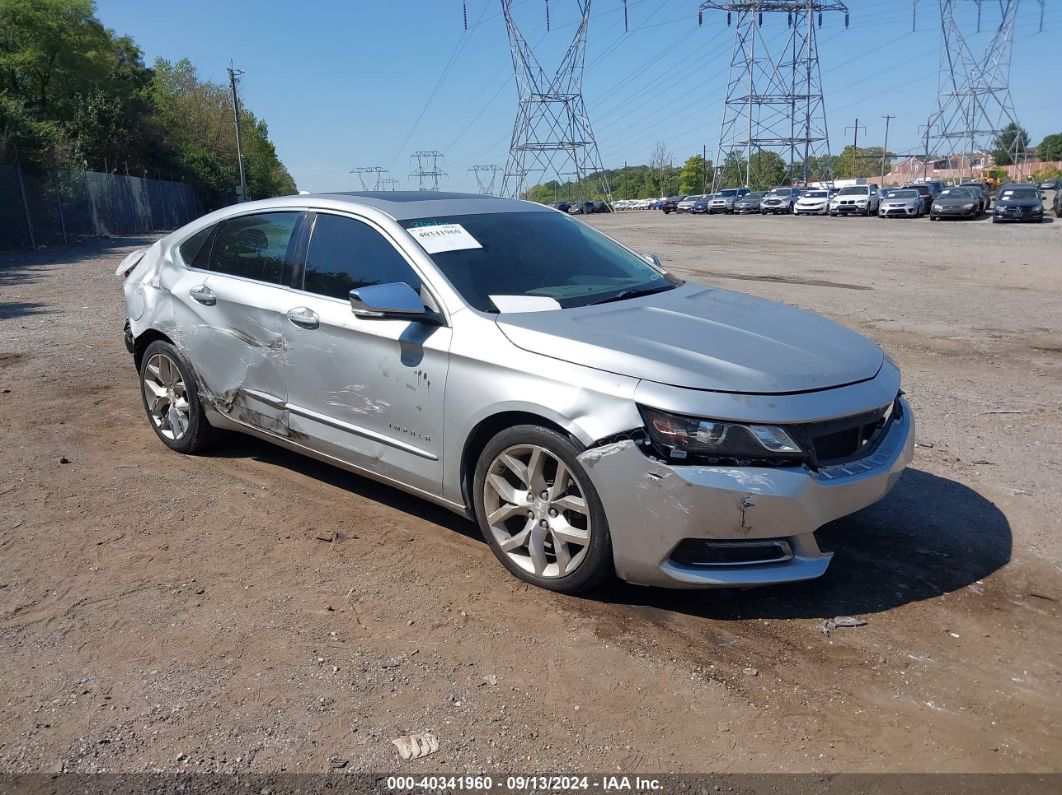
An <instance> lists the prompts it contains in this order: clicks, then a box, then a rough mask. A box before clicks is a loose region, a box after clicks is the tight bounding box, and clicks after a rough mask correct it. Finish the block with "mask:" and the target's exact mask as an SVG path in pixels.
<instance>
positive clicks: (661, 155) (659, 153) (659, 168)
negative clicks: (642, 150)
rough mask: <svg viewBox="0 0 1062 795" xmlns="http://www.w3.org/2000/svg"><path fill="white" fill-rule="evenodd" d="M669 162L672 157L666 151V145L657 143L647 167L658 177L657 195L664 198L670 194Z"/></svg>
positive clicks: (661, 142)
mask: <svg viewBox="0 0 1062 795" xmlns="http://www.w3.org/2000/svg"><path fill="white" fill-rule="evenodd" d="M671 161H672V155H671V153H670V152H669V151H667V144H665V143H664V142H663V141H657V142H656V147H655V148H654V149H653V154H652V155H651V156H650V157H649V167H650V168H651V169H652V170H653V171H655V172H656V173H657V174H659V175H660V182H659V185H660V187H659V192H658V195H660V196H665V195H667V194H668V193H670V192H671V174H670V171H671Z"/></svg>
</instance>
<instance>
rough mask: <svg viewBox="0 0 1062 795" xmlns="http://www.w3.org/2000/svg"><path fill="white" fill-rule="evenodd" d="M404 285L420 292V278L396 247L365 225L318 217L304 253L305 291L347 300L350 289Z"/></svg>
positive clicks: (347, 219)
mask: <svg viewBox="0 0 1062 795" xmlns="http://www.w3.org/2000/svg"><path fill="white" fill-rule="evenodd" d="M392 282H405V283H406V284H408V285H409V286H410V287H412V288H413V289H414V290H417V291H419V290H420V279H419V278H418V277H417V274H416V273H415V272H414V271H413V269H412V268H411V267H410V266H409V263H407V262H406V260H405V259H404V258H403V257H402V255H401V254H399V253H398V251H397V250H396V249H395V247H394V246H393V245H392V244H391V242H390V241H388V240H387V239H386V238H385V237H384V236H383V235H381V234H380V233H379V232H377V231H376V230H375V229H373V228H372V227H371V226H369V225H368V224H364V223H362V222H361V221H355V220H354V219H352V218H342V217H340V216H337V215H325V214H321V215H318V216H317V221H316V222H315V223H314V227H313V234H312V235H311V237H310V245H309V248H308V249H307V251H306V268H305V278H304V289H305V290H306V291H307V292H311V293H317V294H318V295H327V296H329V297H331V298H342V299H344V300H346V298H347V296H348V295H349V293H350V291H351V290H355V289H357V288H359V287H368V286H369V285H373V284H390V283H392Z"/></svg>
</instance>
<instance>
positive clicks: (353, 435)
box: [282, 212, 451, 493]
mask: <svg viewBox="0 0 1062 795" xmlns="http://www.w3.org/2000/svg"><path fill="white" fill-rule="evenodd" d="M310 223H311V228H310V233H309V241H308V244H307V248H306V255H305V260H304V267H303V268H302V272H301V273H297V274H296V276H295V279H296V281H295V283H294V284H293V287H294V288H295V289H294V290H293V291H292V292H291V293H290V294H289V298H290V303H291V306H289V307H288V309H287V312H286V316H285V318H284V320H283V322H282V327H283V331H282V334H283V336H284V341H285V348H286V351H287V357H286V358H287V377H286V381H287V392H288V400H287V407H288V412H289V422H290V426H291V430H292V432H293V435H295V434H298V435H302V436H304V437H305V438H304V439H303V440H302V441H301V443H302V444H305V445H307V446H309V447H311V448H312V449H314V450H317V451H318V452H321V453H323V454H325V455H328V456H331V457H333V458H338V459H340V460H342V461H345V462H347V463H349V464H353V465H355V466H359V467H363V468H365V469H368V470H371V471H373V472H376V473H378V474H380V475H383V476H384V477H386V478H390V479H394V480H399V481H401V482H403V483H407V484H409V485H412V486H414V487H416V488H419V489H423V490H426V491H430V492H432V493H438V491H439V489H440V488H441V484H442V460H441V458H442V450H443V397H444V393H445V386H446V376H447V372H448V369H449V350H450V339H451V330H450V328H449V327H448V326H439V325H432V324H427V323H421V322H419V321H411V320H394V319H389V320H383V319H363V318H357V317H355V316H354V313H353V311H352V310H351V306H350V300H349V293H350V291H351V290H353V289H356V288H359V287H366V286H370V285H374V284H389V283H394V282H405V283H406V284H409V285H410V287H412V288H413V289H415V290H421V287H422V284H421V278H420V276H419V275H418V274H417V272H416V271H415V269H414V268H413V266H412V265H411V263H410V262H409V261H408V259H407V258H406V257H405V255H404V254H402V252H401V251H400V250H399V249H398V247H397V246H396V245H395V243H394V241H392V240H391V239H390V238H389V237H388V236H387V235H386V234H385V233H384V232H383V230H382V229H380V228H378V227H376V226H375V225H373V224H371V223H369V222H368V221H364V220H359V219H355V218H353V217H350V216H345V215H338V214H331V213H325V212H321V213H318V214H317V215H316V216H315V217H314V218H313V219H312V221H311V222H310ZM300 287H301V291H300V290H299V288H300ZM421 293H422V295H425V296H426V293H425V292H424V291H423V290H421ZM429 300H431V299H430V298H429Z"/></svg>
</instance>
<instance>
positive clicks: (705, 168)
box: [701, 144, 708, 193]
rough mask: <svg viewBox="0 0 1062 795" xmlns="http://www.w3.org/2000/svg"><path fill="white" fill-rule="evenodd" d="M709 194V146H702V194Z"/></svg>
mask: <svg viewBox="0 0 1062 795" xmlns="http://www.w3.org/2000/svg"><path fill="white" fill-rule="evenodd" d="M707 192H708V145H707V144H704V145H703V146H701V193H707Z"/></svg>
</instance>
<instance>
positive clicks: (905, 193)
mask: <svg viewBox="0 0 1062 795" xmlns="http://www.w3.org/2000/svg"><path fill="white" fill-rule="evenodd" d="M889 198H890V199H917V198H918V191H916V190H894V191H893V192H892V193H890V194H889Z"/></svg>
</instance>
